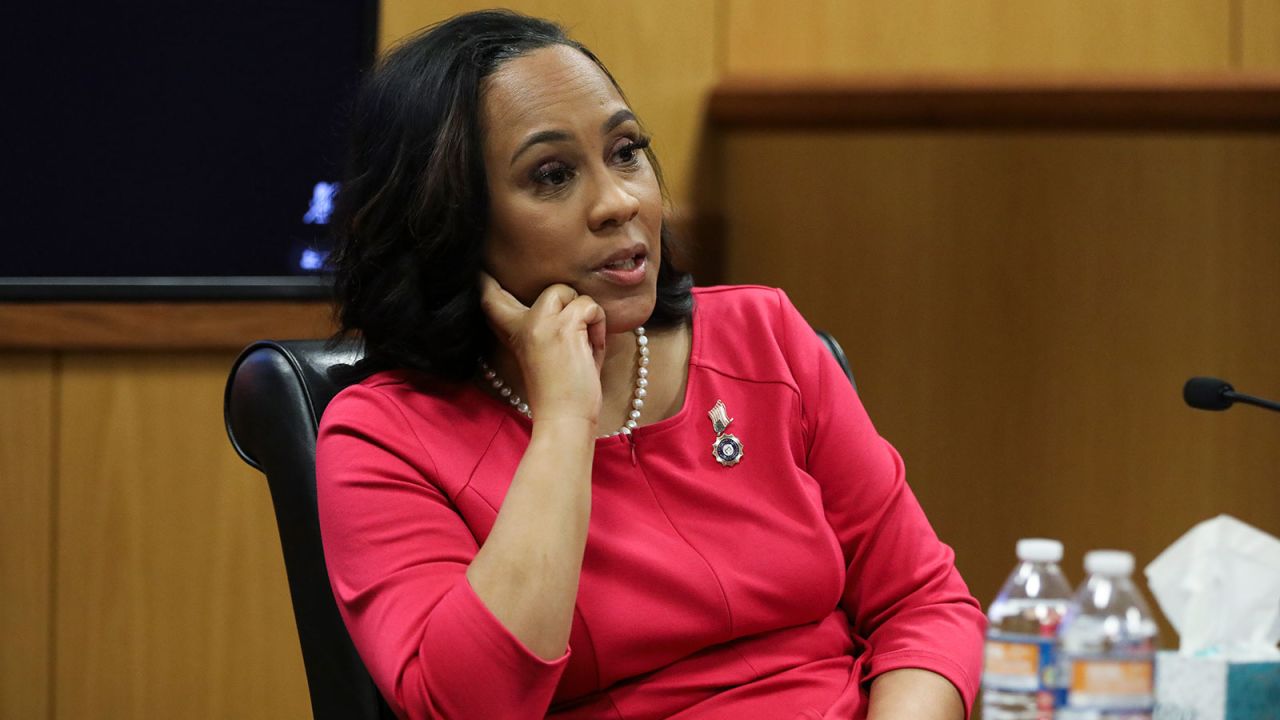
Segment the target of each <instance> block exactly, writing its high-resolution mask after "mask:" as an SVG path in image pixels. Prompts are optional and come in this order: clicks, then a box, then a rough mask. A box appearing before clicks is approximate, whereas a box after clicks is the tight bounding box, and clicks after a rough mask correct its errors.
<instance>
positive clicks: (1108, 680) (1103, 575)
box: [1058, 550, 1160, 720]
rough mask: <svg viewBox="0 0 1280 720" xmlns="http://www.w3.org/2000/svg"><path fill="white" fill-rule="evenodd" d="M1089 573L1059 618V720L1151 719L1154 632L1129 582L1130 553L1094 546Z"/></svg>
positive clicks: (1156, 636) (1150, 618)
mask: <svg viewBox="0 0 1280 720" xmlns="http://www.w3.org/2000/svg"><path fill="white" fill-rule="evenodd" d="M1084 569H1085V572H1087V573H1088V574H1089V577H1088V578H1087V579H1086V580H1085V581H1084V584H1083V585H1081V586H1080V589H1079V590H1078V591H1077V592H1076V595H1075V602H1074V604H1073V606H1072V608H1071V610H1070V611H1069V612H1068V613H1067V616H1066V617H1065V618H1063V621H1062V630H1061V632H1060V634H1059V636H1060V638H1061V641H1062V643H1061V647H1060V660H1061V662H1062V668H1063V677H1064V679H1065V681H1066V682H1067V685H1068V689H1067V699H1066V704H1065V706H1064V707H1063V708H1062V709H1060V710H1059V712H1058V718H1059V720H1102V719H1105V720H1151V713H1152V710H1153V708H1154V706H1155V693H1154V690H1155V687H1154V680H1155V653H1156V647H1157V646H1158V645H1159V642H1160V635H1159V633H1160V630H1159V628H1158V627H1157V626H1156V621H1155V619H1154V617H1153V616H1152V615H1151V609H1150V608H1149V607H1148V606H1147V603H1146V600H1144V599H1143V597H1142V593H1141V591H1139V590H1138V588H1137V587H1135V586H1134V584H1133V581H1132V580H1131V579H1130V576H1131V575H1132V574H1133V554H1132V553H1127V552H1122V551H1119V550H1095V551H1093V552H1091V553H1088V554H1087V555H1085V556H1084Z"/></svg>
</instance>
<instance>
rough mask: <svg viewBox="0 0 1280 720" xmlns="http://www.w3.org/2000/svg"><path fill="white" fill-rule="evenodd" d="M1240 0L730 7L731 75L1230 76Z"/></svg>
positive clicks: (815, 2)
mask: <svg viewBox="0 0 1280 720" xmlns="http://www.w3.org/2000/svg"><path fill="white" fill-rule="evenodd" d="M1232 1H1233V0H1181V1H1180V2H1167V1H1166V0H1126V1H1125V2H1114V1H1113V0H1036V1H1035V2H1016V1H1010V0H966V2H954V1H953V0H893V1H890V0H873V1H867V2H847V1H846V0H807V1H806V2H790V3H787V2H776V1H775V0H725V2H726V3H727V21H726V26H727V34H726V44H727V47H726V50H725V55H726V63H725V66H724V67H725V70H726V72H727V73H728V74H730V75H734V74H739V73H747V74H753V75H767V74H781V75H792V74H795V73H814V72H823V73H849V72H858V73H864V72H882V71H888V72H930V71H946V72H957V71H1013V72H1027V71H1053V70H1064V71H1068V72H1078V71H1093V70H1102V71H1142V70H1225V69H1227V68H1229V67H1230V66H1231V51H1230V45H1231V31H1230V29H1231V2H1232ZM1260 1H1261V2H1263V3H1266V2H1268V1H1269V0H1260Z"/></svg>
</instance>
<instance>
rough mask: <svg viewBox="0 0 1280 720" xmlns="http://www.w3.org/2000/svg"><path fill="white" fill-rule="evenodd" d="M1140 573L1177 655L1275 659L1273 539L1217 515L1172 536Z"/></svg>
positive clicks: (1276, 554) (1279, 617)
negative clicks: (1169, 627)
mask: <svg viewBox="0 0 1280 720" xmlns="http://www.w3.org/2000/svg"><path fill="white" fill-rule="evenodd" d="M1146 575H1147V584H1148V586H1149V587H1150V588H1151V593H1152V594H1153V595H1155V597H1156V602H1157V603H1159V604H1160V609H1161V610H1163V611H1164V614H1165V616H1166V617H1168V618H1169V622H1171V623H1173V627H1174V628H1175V629H1176V630H1177V631H1178V637H1179V638H1180V641H1181V644H1180V646H1179V651H1180V652H1181V653H1182V654H1183V655H1197V656H1203V657H1222V658H1224V659H1227V660H1273V659H1275V658H1277V657H1280V651H1277V650H1276V642H1277V641H1280V540H1277V539H1276V538H1274V537H1272V536H1271V535H1268V534H1267V533H1264V532H1262V531H1261V530H1258V529H1257V528H1254V527H1250V526H1249V525H1246V524H1245V523H1243V522H1240V521H1239V520H1237V519H1235V518H1233V517H1231V516H1229V515H1219V516H1218V517H1216V518H1213V519H1211V520H1206V521H1204V522H1202V523H1200V524H1199V525H1196V526H1195V527H1193V528H1191V530H1189V531H1188V532H1187V533H1186V534H1185V535H1183V536H1182V537H1180V538H1178V540H1177V542H1175V543H1174V544H1172V545H1170V546H1169V547H1168V548H1166V549H1165V551H1164V552H1162V553H1160V556H1159V557H1157V558H1156V559H1155V560H1153V561H1152V562H1151V564H1150V565H1147V568H1146Z"/></svg>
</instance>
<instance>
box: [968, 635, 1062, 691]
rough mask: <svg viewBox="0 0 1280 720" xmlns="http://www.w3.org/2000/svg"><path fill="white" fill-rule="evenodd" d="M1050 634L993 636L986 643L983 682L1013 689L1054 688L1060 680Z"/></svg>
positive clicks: (1042, 689) (985, 686)
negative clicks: (1056, 676) (1009, 637)
mask: <svg viewBox="0 0 1280 720" xmlns="http://www.w3.org/2000/svg"><path fill="white" fill-rule="evenodd" d="M1056 671H1057V663H1056V661H1055V653H1054V647H1053V639H1052V638H1028V639H1027V640H1021V641H1020V640H1009V639H1004V640H993V639H988V640H987V645H986V662H985V664H984V666H983V669H982V686H983V687H984V688H990V689H993V690H1009V691H1015V692H1045V693H1052V692H1054V689H1055V687H1057V686H1059V685H1060V684H1059V683H1058V682H1057V681H1056V678H1055V677H1054V674H1055V672H1056Z"/></svg>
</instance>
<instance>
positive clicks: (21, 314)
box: [0, 301, 334, 350]
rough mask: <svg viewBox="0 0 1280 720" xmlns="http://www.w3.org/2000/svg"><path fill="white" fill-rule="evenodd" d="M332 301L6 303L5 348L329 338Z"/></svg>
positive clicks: (234, 345) (219, 346) (1, 312)
mask: <svg viewBox="0 0 1280 720" xmlns="http://www.w3.org/2000/svg"><path fill="white" fill-rule="evenodd" d="M330 313H331V310H330V306H329V304H328V303H325V302H316V301H299V302H292V301H291V302H222V303H214V302H190V303H185V302H136V303H129V302H111V303H108V302H100V303H87V302H40V303H33V302H22V303H18V302H0V350H6V349H26V350H30V349H41V350H86V349H102V350H238V349H240V348H243V347H244V346H246V345H248V344H249V343H251V342H253V341H254V340H261V339H268V338H269V339H303V338H325V337H328V336H329V335H331V334H332V333H333V331H334V326H333V324H332V322H331V320H330Z"/></svg>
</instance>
